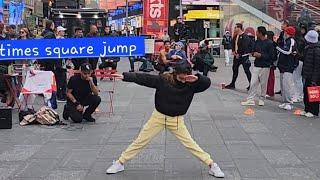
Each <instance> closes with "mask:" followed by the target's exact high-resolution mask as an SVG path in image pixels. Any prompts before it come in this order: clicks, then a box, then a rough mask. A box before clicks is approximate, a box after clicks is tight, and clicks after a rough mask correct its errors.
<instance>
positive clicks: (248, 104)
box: [241, 100, 256, 106]
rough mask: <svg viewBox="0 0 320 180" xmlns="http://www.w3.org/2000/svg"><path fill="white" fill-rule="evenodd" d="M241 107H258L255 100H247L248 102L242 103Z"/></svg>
mask: <svg viewBox="0 0 320 180" xmlns="http://www.w3.org/2000/svg"><path fill="white" fill-rule="evenodd" d="M241 105H242V106H254V105H256V103H255V102H254V101H253V100H246V101H243V102H241Z"/></svg>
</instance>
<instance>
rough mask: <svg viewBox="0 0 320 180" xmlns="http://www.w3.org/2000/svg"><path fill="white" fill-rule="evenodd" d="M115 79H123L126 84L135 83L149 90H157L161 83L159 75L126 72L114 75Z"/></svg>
mask: <svg viewBox="0 0 320 180" xmlns="http://www.w3.org/2000/svg"><path fill="white" fill-rule="evenodd" d="M113 76H114V77H116V78H117V79H122V80H123V81H126V82H134V83H136V84H139V85H142V86H146V87H149V88H157V86H158V84H159V82H160V76H158V75H151V74H145V73H130V72H124V73H123V74H122V75H121V74H113Z"/></svg>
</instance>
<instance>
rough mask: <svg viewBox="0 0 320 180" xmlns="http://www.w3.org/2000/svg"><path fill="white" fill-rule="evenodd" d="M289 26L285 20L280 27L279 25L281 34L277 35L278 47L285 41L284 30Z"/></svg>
mask: <svg viewBox="0 0 320 180" xmlns="http://www.w3.org/2000/svg"><path fill="white" fill-rule="evenodd" d="M288 26H289V21H287V20H284V21H283V22H282V25H281V30H282V31H281V32H280V35H279V38H278V40H277V44H278V46H282V45H283V44H284V41H285V38H284V33H285V29H286V28H287V27H288Z"/></svg>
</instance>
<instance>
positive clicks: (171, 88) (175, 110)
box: [123, 72, 211, 117]
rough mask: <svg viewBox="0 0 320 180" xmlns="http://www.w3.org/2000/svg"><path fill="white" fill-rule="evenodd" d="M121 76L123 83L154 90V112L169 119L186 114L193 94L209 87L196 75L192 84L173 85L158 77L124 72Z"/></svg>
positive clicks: (178, 83) (206, 78)
mask: <svg viewBox="0 0 320 180" xmlns="http://www.w3.org/2000/svg"><path fill="white" fill-rule="evenodd" d="M123 76H124V79H123V81H126V82H135V83H137V84H139V85H142V86H146V87H150V88H155V89H156V94H155V107H156V110H157V111H159V112H160V113H162V114H165V115H167V116H171V117H175V116H181V115H184V114H186V113H187V111H188V109H189V106H190V104H191V102H192V99H193V96H194V94H195V93H199V92H203V91H205V90H206V89H208V88H209V87H210V85H211V81H210V79H209V78H208V77H205V76H202V75H200V74H196V76H198V78H199V79H198V80H197V81H196V82H194V83H182V82H179V81H176V82H175V84H172V83H171V82H169V81H168V80H166V79H165V78H164V77H163V76H160V75H150V74H142V73H128V72H124V73H123Z"/></svg>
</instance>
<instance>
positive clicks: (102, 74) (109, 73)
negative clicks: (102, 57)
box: [95, 69, 117, 116]
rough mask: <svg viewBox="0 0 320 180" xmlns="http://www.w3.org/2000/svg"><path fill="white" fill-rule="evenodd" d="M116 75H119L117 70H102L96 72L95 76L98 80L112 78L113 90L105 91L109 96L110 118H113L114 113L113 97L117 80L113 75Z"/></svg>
mask: <svg viewBox="0 0 320 180" xmlns="http://www.w3.org/2000/svg"><path fill="white" fill-rule="evenodd" d="M115 73H117V70H113V69H112V70H102V69H98V70H95V75H96V77H97V78H110V80H111V81H112V89H111V90H106V91H105V92H107V93H108V95H109V101H108V102H109V112H107V113H108V114H109V116H111V114H113V113H114V109H113V95H114V93H115V84H116V80H115V78H114V76H113V75H112V74H115Z"/></svg>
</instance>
